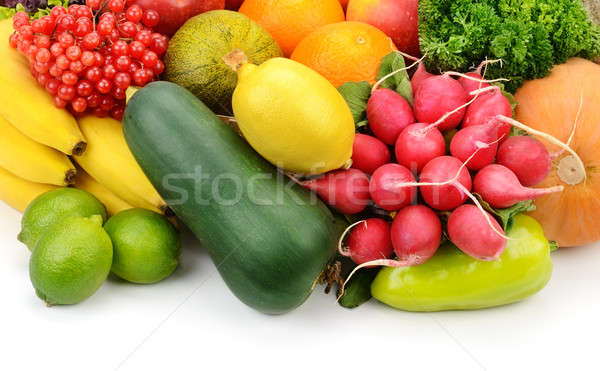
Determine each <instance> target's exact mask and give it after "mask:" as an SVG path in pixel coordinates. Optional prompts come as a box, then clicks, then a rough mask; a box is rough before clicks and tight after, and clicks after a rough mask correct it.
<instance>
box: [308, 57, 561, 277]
mask: <svg viewBox="0 0 600 371" xmlns="http://www.w3.org/2000/svg"><path fill="white" fill-rule="evenodd" d="M455 77H458V79H455ZM490 82H493V81H487V80H484V78H483V77H482V75H481V68H480V69H478V71H475V72H470V73H468V74H460V73H455V72H448V73H444V74H442V75H432V74H430V73H429V72H427V71H426V70H425V67H424V66H423V65H422V64H419V66H418V69H417V71H416V72H415V74H414V76H413V79H412V81H411V85H412V89H413V93H414V103H413V106H412V107H411V105H410V104H409V102H408V101H407V100H406V99H404V98H403V97H402V96H401V95H400V94H398V93H397V92H395V91H393V90H390V89H386V88H380V89H377V88H375V89H376V90H375V91H373V94H372V95H371V97H370V99H369V101H368V104H367V120H368V127H369V129H370V134H362V133H359V134H356V138H355V142H354V152H353V155H352V160H353V165H352V168H351V169H347V170H337V171H335V172H332V173H329V174H325V175H324V176H322V177H321V178H318V179H316V180H311V181H309V182H306V183H304V184H305V185H306V186H307V187H309V188H310V189H312V190H315V191H316V192H317V193H318V194H319V195H320V196H321V197H322V198H323V200H324V201H326V202H327V203H329V205H330V206H332V207H334V208H336V209H337V210H338V211H340V212H342V213H346V214H348V213H349V212H350V213H352V214H356V213H361V212H363V211H364V210H365V208H366V207H367V206H368V205H367V204H370V205H371V207H376V208H379V209H382V210H385V211H387V212H389V213H390V216H391V217H392V219H393V221H392V222H389V220H384V219H382V218H372V217H371V218H367V219H366V220H362V221H360V222H357V223H355V224H354V225H352V226H350V227H349V228H348V230H347V231H346V233H344V236H342V239H341V240H340V246H339V247H340V249H339V250H340V253H341V254H343V255H345V256H348V257H350V258H351V259H352V260H353V261H354V262H355V263H356V264H357V265H358V267H357V268H356V269H359V268H361V267H372V266H378V265H385V266H395V267H401V266H411V265H418V264H422V263H424V262H425V261H427V260H428V259H429V258H430V257H431V256H433V255H434V254H435V252H436V250H437V248H438V246H439V244H440V241H441V239H442V233H443V230H442V229H443V227H442V222H441V220H440V217H439V216H440V215H447V216H448V217H447V223H446V224H447V225H446V228H447V232H448V233H447V235H448V237H449V238H450V240H451V241H452V242H453V243H454V244H455V245H456V246H457V247H458V248H459V249H460V250H462V251H463V252H464V253H466V254H468V255H470V256H472V257H473V258H475V259H479V260H483V261H489V260H495V259H498V258H499V256H500V255H501V254H502V252H503V251H504V249H505V247H506V242H507V240H508V238H507V237H506V234H505V232H504V230H503V229H502V227H501V226H500V224H499V223H498V221H496V219H495V218H494V216H492V215H491V214H490V213H488V212H487V211H485V210H484V208H483V206H482V205H481V204H480V202H479V201H478V199H477V198H476V197H475V196H474V195H473V194H472V193H471V192H474V193H477V194H479V195H480V196H481V198H482V199H483V200H484V201H486V202H487V203H488V204H489V205H490V206H491V207H493V208H498V209H503V208H509V207H511V206H513V205H515V204H516V203H518V202H521V201H525V200H531V199H534V198H536V197H540V196H543V195H546V194H548V193H552V192H559V191H561V190H562V187H551V188H543V189H540V188H528V187H532V186H535V185H537V184H539V183H540V182H541V181H542V180H544V178H546V176H547V175H548V173H549V171H550V167H551V156H550V154H549V153H548V151H547V150H546V147H545V146H544V145H543V144H542V143H541V142H540V141H539V140H537V139H535V138H534V137H530V136H513V137H510V138H509V133H510V129H511V122H513V121H514V120H512V107H511V104H510V101H509V100H508V99H507V98H506V97H505V96H504V94H503V93H502V91H501V89H500V88H499V87H497V86H493V85H491V84H490ZM376 86H377V85H376ZM511 120H512V121H511ZM519 125H521V124H519ZM449 130H456V133H455V134H454V135H453V136H452V137H451V140H450V145H449V151H447V149H446V148H447V146H446V141H445V139H444V137H445V136H446V137H449V135H444V134H446V133H447V132H448V131H449ZM448 152H449V153H448ZM367 184H368V186H367ZM419 195H420V197H419ZM361 216H362V214H361ZM346 234H348V238H347V239H346V240H345V247H343V246H342V242H343V241H344V237H345V235H346ZM394 255H395V259H392V258H394Z"/></svg>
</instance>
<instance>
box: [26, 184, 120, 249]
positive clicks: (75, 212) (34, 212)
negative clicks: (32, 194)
mask: <svg viewBox="0 0 600 371" xmlns="http://www.w3.org/2000/svg"><path fill="white" fill-rule="evenodd" d="M92 215H100V216H101V217H102V220H103V221H106V219H107V217H108V216H107V214H106V208H105V207H104V205H102V203H101V202H100V201H98V199H97V198H96V197H94V196H93V195H91V194H90V193H88V192H86V191H82V190H80V189H76V188H59V189H54V190H52V191H49V192H46V193H44V194H41V195H40V196H38V197H37V198H36V199H35V200H33V201H32V202H31V203H30V204H29V206H27V209H26V210H25V213H24V214H23V219H22V220H21V233H19V236H18V237H17V238H18V239H19V241H21V242H23V243H24V244H25V245H27V247H28V248H29V250H33V247H34V246H35V245H36V243H37V242H38V239H39V238H40V237H41V236H42V234H43V233H44V231H46V229H48V228H49V227H51V226H52V225H53V224H54V223H56V222H57V221H59V220H62V219H64V218H67V217H72V216H79V217H89V216H92Z"/></svg>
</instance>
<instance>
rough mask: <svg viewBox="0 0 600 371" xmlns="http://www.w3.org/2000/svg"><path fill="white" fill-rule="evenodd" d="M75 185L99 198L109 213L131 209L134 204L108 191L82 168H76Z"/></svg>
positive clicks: (113, 213)
mask: <svg viewBox="0 0 600 371" xmlns="http://www.w3.org/2000/svg"><path fill="white" fill-rule="evenodd" d="M75 187H76V188H79V189H83V190H84V191H87V192H89V193H91V194H93V195H94V196H96V198H97V199H99V200H100V202H102V203H103V204H104V206H106V210H107V211H108V213H109V214H110V215H115V214H117V213H119V212H121V211H123V210H128V209H133V208H134V206H132V205H130V204H128V203H127V202H125V201H123V200H122V199H120V198H119V197H118V196H117V195H115V194H114V193H112V192H111V191H109V190H108V189H107V188H106V187H105V186H103V185H102V184H100V183H98V182H97V181H96V180H95V179H94V178H92V177H91V176H90V175H89V174H88V173H86V172H85V171H84V170H83V169H81V168H78V169H77V178H75Z"/></svg>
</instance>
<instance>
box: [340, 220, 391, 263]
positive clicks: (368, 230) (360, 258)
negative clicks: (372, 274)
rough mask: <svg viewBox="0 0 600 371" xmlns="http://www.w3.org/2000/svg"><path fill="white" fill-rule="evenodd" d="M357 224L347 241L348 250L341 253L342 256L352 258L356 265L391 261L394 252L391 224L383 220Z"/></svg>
mask: <svg viewBox="0 0 600 371" xmlns="http://www.w3.org/2000/svg"><path fill="white" fill-rule="evenodd" d="M357 224H358V225H357V226H355V227H354V229H352V232H350V235H349V236H348V239H347V240H346V246H347V247H348V249H347V251H341V253H342V255H345V256H348V257H350V259H352V261H353V262H355V263H356V264H363V263H366V262H370V261H373V260H377V259H390V258H391V257H392V255H393V254H394V250H393V248H392V240H391V237H390V225H389V223H388V222H386V221H385V220H383V219H379V218H371V219H367V220H363V221H360V222H358V223H357Z"/></svg>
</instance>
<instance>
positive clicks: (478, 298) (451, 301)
mask: <svg viewBox="0 0 600 371" xmlns="http://www.w3.org/2000/svg"><path fill="white" fill-rule="evenodd" d="M507 235H508V236H509V237H510V238H512V240H509V241H508V243H507V246H506V250H505V251H504V253H503V254H502V255H501V256H500V259H499V260H497V261H491V262H483V261H479V260H475V259H473V258H471V257H470V256H468V255H466V254H464V253H463V252H461V251H460V250H458V249H457V248H456V247H454V246H453V245H451V244H446V245H444V246H440V249H439V250H438V252H437V253H436V254H435V255H434V256H433V257H432V258H431V259H429V260H428V261H427V262H425V263H424V264H422V265H418V266H414V267H402V268H387V267H386V268H384V269H382V270H381V271H380V272H379V274H378V275H377V277H376V278H375V280H374V281H373V283H372V284H371V294H372V295H373V297H374V298H375V299H377V300H379V301H380V302H382V303H385V304H387V305H390V306H392V307H394V308H398V309H402V310H406V311H413V312H434V311H442V310H456V309H479V308H488V307H493V306H498V305H503V304H509V303H514V302H517V301H520V300H523V299H525V298H527V297H529V296H531V295H533V294H535V293H536V292H538V291H540V290H541V289H542V288H543V287H544V286H545V285H546V283H548V281H549V280H550V276H551V275H552V260H551V259H550V245H549V243H548V240H547V239H546V237H544V231H543V230H542V227H541V226H540V225H539V223H538V222H537V221H535V219H533V218H531V217H529V216H526V215H522V214H521V215H517V216H515V217H514V221H513V223H512V226H511V227H510V228H509V230H508V233H507Z"/></svg>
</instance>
